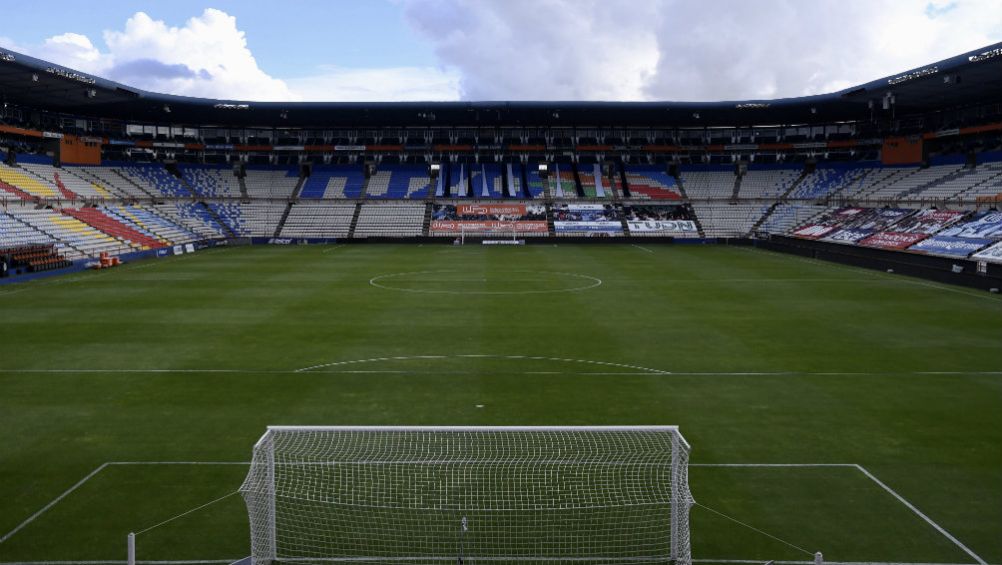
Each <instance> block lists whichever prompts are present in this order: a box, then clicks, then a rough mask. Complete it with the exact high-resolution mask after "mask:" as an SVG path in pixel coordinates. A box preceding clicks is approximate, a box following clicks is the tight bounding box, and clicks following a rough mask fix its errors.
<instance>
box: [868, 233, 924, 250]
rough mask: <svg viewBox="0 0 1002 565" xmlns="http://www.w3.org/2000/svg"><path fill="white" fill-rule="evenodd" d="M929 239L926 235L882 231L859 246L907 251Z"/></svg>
mask: <svg viewBox="0 0 1002 565" xmlns="http://www.w3.org/2000/svg"><path fill="white" fill-rule="evenodd" d="M927 237H929V236H928V235H926V234H924V233H902V232H894V231H882V232H880V233H876V234H873V235H871V236H870V237H868V238H866V239H863V240H861V241H860V242H859V244H860V245H864V246H866V247H877V248H880V249H907V248H908V247H910V246H912V245H915V244H916V243H918V242H920V241H922V240H923V239H925V238H927Z"/></svg>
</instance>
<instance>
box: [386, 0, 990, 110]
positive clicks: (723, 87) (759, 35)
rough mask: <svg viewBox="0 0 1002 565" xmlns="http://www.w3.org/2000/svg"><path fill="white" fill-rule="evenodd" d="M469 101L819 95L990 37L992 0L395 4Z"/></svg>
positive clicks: (439, 0)
mask: <svg viewBox="0 0 1002 565" xmlns="http://www.w3.org/2000/svg"><path fill="white" fill-rule="evenodd" d="M404 6H405V9H406V12H407V17H408V20H409V22H410V23H411V24H412V25H413V26H414V27H415V29H417V30H418V31H420V32H422V33H423V34H424V36H425V37H426V38H427V39H428V40H429V41H431V42H432V43H433V44H434V47H435V53H436V54H437V55H438V56H439V58H440V60H441V63H442V64H444V65H446V66H447V67H449V68H453V69H455V70H457V71H458V72H459V73H460V74H461V77H462V78H461V81H460V84H461V87H462V95H463V97H464V98H468V99H516V100H518V99H521V100H527V99H541V100H555V99H569V100H581V99H584V100H589V99H590V100H603V99H612V100H637V99H639V100H658V99H661V100H724V99H747V98H774V97H784V96H800V95H804V94H817V93H823V92H832V91H836V90H839V89H842V88H846V87H848V86H851V85H855V84H860V83H864V82H868V81H870V80H875V79H878V78H881V77H884V76H887V75H891V74H894V73H896V72H900V71H903V70H907V69H910V68H914V67H918V66H922V65H924V64H926V63H930V62H934V61H936V60H940V59H943V58H946V57H950V56H953V55H957V54H960V53H962V52H964V51H969V50H972V49H976V48H978V47H981V46H984V45H987V44H990V43H993V42H996V41H999V40H1000V39H1002V2H999V1H998V0H957V1H955V2H954V1H943V0H937V1H934V2H930V1H928V0H824V1H822V0H816V1H813V2H805V1H803V0H756V1H754V2H750V1H748V0H716V1H712V2H711V1H696V0H647V1H642V0H600V1H599V0H536V1H530V0H497V1H491V2H488V1H483V0H420V1H419V0H405V3H404Z"/></svg>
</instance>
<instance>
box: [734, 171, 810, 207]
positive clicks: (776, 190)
mask: <svg viewBox="0 0 1002 565" xmlns="http://www.w3.org/2000/svg"><path fill="white" fill-rule="evenodd" d="M798 178H800V169H799V168H797V169H766V170H760V169H754V168H749V169H748V171H747V172H746V173H745V174H744V175H743V176H742V177H741V187H740V190H739V192H738V198H749V199H773V200H775V199H777V198H779V197H780V196H782V195H784V194H786V192H787V191H788V190H790V187H792V186H793V183H795V182H796V181H797V179H798Z"/></svg>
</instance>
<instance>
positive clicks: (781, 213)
mask: <svg viewBox="0 0 1002 565" xmlns="http://www.w3.org/2000/svg"><path fill="white" fill-rule="evenodd" d="M825 210H826V208H825V207H824V206H819V205H814V204H787V203H782V204H778V205H777V206H776V207H775V208H774V209H773V211H772V213H771V214H769V216H768V217H767V218H766V219H765V221H763V222H762V225H761V226H759V231H760V232H763V233H771V234H785V233H787V232H789V231H790V230H791V229H793V228H794V227H796V226H799V225H801V224H803V223H804V222H806V221H807V220H809V219H811V218H813V217H815V216H817V215H818V214H821V213H822V212H824V211H825Z"/></svg>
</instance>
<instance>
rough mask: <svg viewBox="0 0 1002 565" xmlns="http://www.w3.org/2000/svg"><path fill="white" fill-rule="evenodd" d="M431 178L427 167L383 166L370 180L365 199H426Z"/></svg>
mask: <svg viewBox="0 0 1002 565" xmlns="http://www.w3.org/2000/svg"><path fill="white" fill-rule="evenodd" d="M430 185H431V178H429V176H428V167H427V166H425V165H381V166H380V167H379V170H378V171H376V173H375V174H373V175H372V176H371V177H370V178H369V186H368V187H367V188H366V191H365V197H366V198H374V199H398V198H399V199H408V198H425V197H426V196H428V189H429V187H430Z"/></svg>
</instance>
